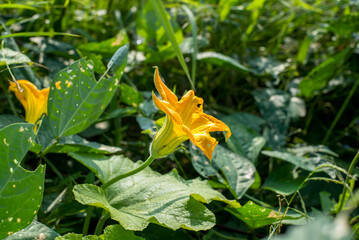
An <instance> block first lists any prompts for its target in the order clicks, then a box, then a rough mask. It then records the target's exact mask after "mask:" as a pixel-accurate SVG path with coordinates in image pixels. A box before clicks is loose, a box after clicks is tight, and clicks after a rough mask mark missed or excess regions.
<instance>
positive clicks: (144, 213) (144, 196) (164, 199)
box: [70, 153, 240, 231]
mask: <svg viewBox="0 0 359 240" xmlns="http://www.w3.org/2000/svg"><path fill="white" fill-rule="evenodd" d="M70 155H71V156H72V157H73V158H75V159H76V160H78V161H79V162H81V163H82V164H84V165H85V166H87V167H88V168H90V169H91V170H92V171H93V172H95V174H96V175H97V177H98V178H99V179H100V180H101V182H103V183H104V182H107V181H109V180H110V179H112V178H113V177H115V176H117V175H119V174H123V173H126V172H129V171H131V170H132V169H134V168H137V167H138V166H139V165H140V164H141V163H142V162H136V163H133V162H132V161H131V160H130V159H128V158H125V157H123V156H111V157H108V156H104V155H95V154H85V153H71V154H70ZM73 192H74V194H75V198H76V200H77V201H79V202H80V203H82V204H86V205H92V206H97V207H101V208H104V209H106V210H107V211H109V212H110V214H111V218H112V219H114V220H116V221H118V222H120V223H121V225H122V226H123V227H124V228H126V229H128V230H135V231H140V230H143V229H144V228H146V227H147V225H148V224H149V223H150V222H152V223H157V224H160V225H162V226H166V227H168V228H171V229H178V228H181V227H183V228H186V229H190V230H195V231H198V230H205V229H209V228H211V227H213V225H214V224H215V216H214V214H213V213H212V212H211V211H209V210H208V209H207V208H206V207H205V206H204V205H203V204H202V203H201V202H203V203H209V202H211V201H212V200H218V201H223V202H226V203H228V204H231V205H232V206H237V207H239V206H240V205H239V204H238V203H237V202H235V201H229V200H227V199H226V198H225V197H224V196H223V195H222V194H221V193H219V192H217V191H215V190H213V189H212V188H211V187H210V185H209V184H208V183H207V182H206V181H201V180H199V179H195V180H188V181H186V180H184V179H182V178H181V177H180V176H179V175H178V173H177V172H176V171H172V172H171V173H169V174H165V175H160V174H159V173H157V172H154V171H152V170H151V169H150V168H146V169H145V170H143V171H141V172H139V173H137V174H135V175H133V176H131V177H128V178H125V179H122V180H121V181H119V182H117V183H115V184H113V185H111V186H110V187H108V188H107V189H106V190H103V189H101V188H100V187H98V186H95V185H92V184H81V185H76V186H75V187H74V189H73Z"/></svg>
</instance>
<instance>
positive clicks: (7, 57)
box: [0, 48, 31, 66]
mask: <svg viewBox="0 0 359 240" xmlns="http://www.w3.org/2000/svg"><path fill="white" fill-rule="evenodd" d="M20 63H31V60H30V58H29V57H28V56H26V55H25V54H22V53H20V52H16V51H14V50H11V49H10V48H2V49H0V66H2V65H6V64H8V65H11V64H20Z"/></svg>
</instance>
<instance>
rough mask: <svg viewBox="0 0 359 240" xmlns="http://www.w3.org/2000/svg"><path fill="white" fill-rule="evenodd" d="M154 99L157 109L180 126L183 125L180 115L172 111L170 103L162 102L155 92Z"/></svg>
mask: <svg viewBox="0 0 359 240" xmlns="http://www.w3.org/2000/svg"><path fill="white" fill-rule="evenodd" d="M152 99H153V102H154V103H155V105H156V107H157V108H158V109H160V110H162V111H164V112H165V113H166V114H167V115H168V116H169V117H170V118H171V119H172V120H173V121H174V122H175V123H176V124H179V125H182V124H183V122H182V120H181V117H180V116H179V115H178V113H177V112H175V111H174V110H172V109H171V107H169V106H168V105H170V104H169V103H166V102H165V101H161V100H160V99H158V98H157V97H156V95H155V93H154V92H152Z"/></svg>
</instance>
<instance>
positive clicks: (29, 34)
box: [0, 32, 80, 39]
mask: <svg viewBox="0 0 359 240" xmlns="http://www.w3.org/2000/svg"><path fill="white" fill-rule="evenodd" d="M58 35H62V36H70V37H80V36H79V35H76V34H72V33H61V32H20V33H11V34H7V35H3V36H0V39H4V38H11V37H39V36H42V37H45V36H48V37H54V36H58Z"/></svg>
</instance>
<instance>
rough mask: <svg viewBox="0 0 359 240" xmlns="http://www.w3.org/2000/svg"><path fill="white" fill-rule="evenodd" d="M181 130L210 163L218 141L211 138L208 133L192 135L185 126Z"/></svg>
mask: <svg viewBox="0 0 359 240" xmlns="http://www.w3.org/2000/svg"><path fill="white" fill-rule="evenodd" d="M183 130H185V132H186V133H187V134H188V136H189V139H190V140H191V141H192V142H193V144H194V145H196V146H197V147H199V148H200V149H201V150H202V151H203V152H204V154H205V155H206V156H207V158H208V159H209V160H210V161H211V160H212V154H213V151H214V148H215V147H216V146H217V144H218V141H217V140H216V139H215V138H213V137H211V135H209V133H208V132H198V133H193V132H192V131H191V130H190V129H189V128H188V127H186V126H183Z"/></svg>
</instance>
